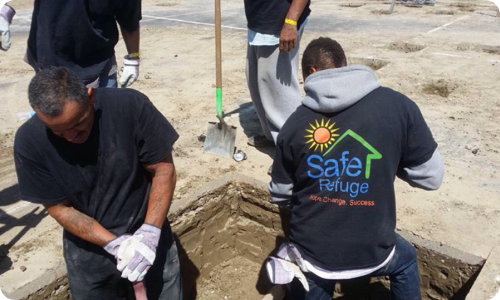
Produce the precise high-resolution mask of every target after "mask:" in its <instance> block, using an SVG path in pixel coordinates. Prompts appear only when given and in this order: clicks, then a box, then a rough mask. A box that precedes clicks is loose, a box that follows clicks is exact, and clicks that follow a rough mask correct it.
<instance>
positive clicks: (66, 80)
mask: <svg viewBox="0 0 500 300" xmlns="http://www.w3.org/2000/svg"><path fill="white" fill-rule="evenodd" d="M28 98H29V101H30V105H31V107H33V109H35V108H36V109H37V110H39V111H40V112H41V113H42V114H44V115H46V116H50V117H56V116H58V115H60V114H61V113H62V111H63V108H64V105H65V104H66V103H67V102H68V101H76V102H78V103H79V104H80V105H83V104H84V103H86V102H87V101H89V96H88V94H87V89H86V88H85V85H84V84H83V81H82V80H81V79H80V78H79V77H78V75H76V74H75V73H73V72H71V71H70V70H68V69H66V68H61V67H51V68H47V69H43V70H41V71H40V72H38V73H37V74H36V75H35V77H33V79H31V82H30V85H29V88H28Z"/></svg>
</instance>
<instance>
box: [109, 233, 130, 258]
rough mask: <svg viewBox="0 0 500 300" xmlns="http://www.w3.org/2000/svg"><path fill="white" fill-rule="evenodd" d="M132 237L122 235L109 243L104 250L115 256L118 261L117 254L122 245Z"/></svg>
mask: <svg viewBox="0 0 500 300" xmlns="http://www.w3.org/2000/svg"><path fill="white" fill-rule="evenodd" d="M131 236H132V235H131V234H124V235H120V236H119V237H117V238H115V239H113V240H111V241H109V242H108V243H107V244H106V245H104V246H103V248H104V250H106V252H108V253H109V254H111V255H113V256H114V257H115V258H116V259H117V260H118V257H117V254H118V249H119V248H120V245H121V244H122V243H123V242H124V241H125V240H126V239H128V238H129V237H131Z"/></svg>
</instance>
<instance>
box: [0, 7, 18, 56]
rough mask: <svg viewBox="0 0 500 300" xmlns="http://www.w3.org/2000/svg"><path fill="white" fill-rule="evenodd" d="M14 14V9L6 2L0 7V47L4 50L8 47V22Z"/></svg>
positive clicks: (9, 22)
mask: <svg viewBox="0 0 500 300" xmlns="http://www.w3.org/2000/svg"><path fill="white" fill-rule="evenodd" d="M15 14H16V11H15V10H14V9H13V8H12V7H10V6H8V5H7V4H4V5H3V6H2V7H1V8H0V35H1V39H0V49H2V50H4V51H7V50H9V48H10V24H11V23H12V18H14V15H15Z"/></svg>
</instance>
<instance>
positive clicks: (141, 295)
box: [133, 281, 148, 300]
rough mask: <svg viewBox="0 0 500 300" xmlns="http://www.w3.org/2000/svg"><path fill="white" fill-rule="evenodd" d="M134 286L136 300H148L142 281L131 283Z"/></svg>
mask: <svg viewBox="0 0 500 300" xmlns="http://www.w3.org/2000/svg"><path fill="white" fill-rule="evenodd" d="M133 286H134V294H135V299H136V300H148V296H147V295H146V289H145V288H144V282H142V281H139V282H135V283H134V284H133Z"/></svg>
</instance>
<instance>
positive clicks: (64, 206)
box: [44, 201, 116, 247]
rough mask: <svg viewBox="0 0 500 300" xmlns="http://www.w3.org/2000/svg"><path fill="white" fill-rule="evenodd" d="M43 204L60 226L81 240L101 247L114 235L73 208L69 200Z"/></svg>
mask: <svg viewBox="0 0 500 300" xmlns="http://www.w3.org/2000/svg"><path fill="white" fill-rule="evenodd" d="M44 206H45V209H46V210H47V212H48V213H49V215H50V216H52V217H53V218H54V219H55V220H56V221H57V222H58V223H59V224H61V226H62V227H64V228H65V229H66V230H68V231H69V232H71V233H72V234H74V235H76V236H77V237H79V238H81V239H83V240H86V241H88V242H91V243H93V244H96V245H98V246H101V247H102V246H104V245H105V244H106V243H108V242H109V241H111V240H113V239H114V238H115V237H116V236H115V235H114V234H112V233H111V232H109V231H108V230H106V229H105V228H104V227H102V225H101V224H99V223H98V222H97V221H96V220H95V219H93V218H91V217H89V216H87V215H85V214H84V213H82V212H80V211H78V210H76V209H74V208H73V207H72V206H71V204H70V203H69V201H63V202H60V203H57V204H50V205H47V204H46V205H44Z"/></svg>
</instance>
